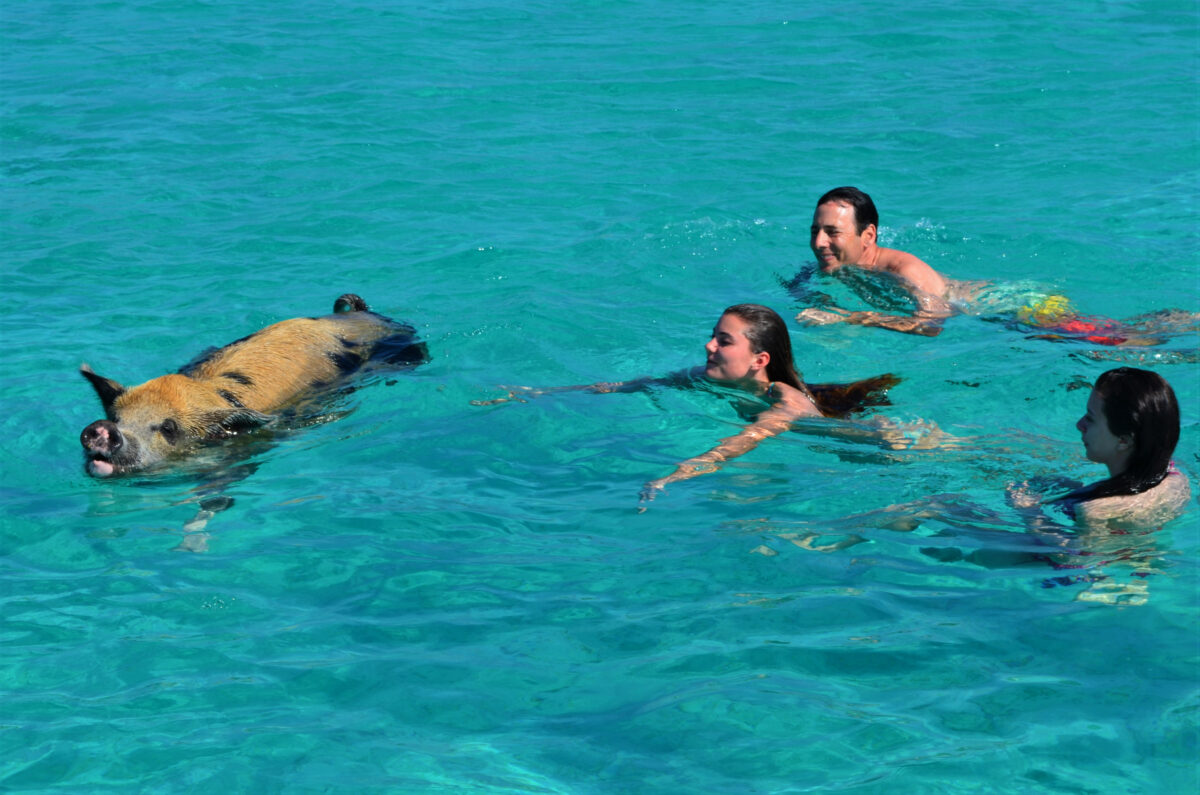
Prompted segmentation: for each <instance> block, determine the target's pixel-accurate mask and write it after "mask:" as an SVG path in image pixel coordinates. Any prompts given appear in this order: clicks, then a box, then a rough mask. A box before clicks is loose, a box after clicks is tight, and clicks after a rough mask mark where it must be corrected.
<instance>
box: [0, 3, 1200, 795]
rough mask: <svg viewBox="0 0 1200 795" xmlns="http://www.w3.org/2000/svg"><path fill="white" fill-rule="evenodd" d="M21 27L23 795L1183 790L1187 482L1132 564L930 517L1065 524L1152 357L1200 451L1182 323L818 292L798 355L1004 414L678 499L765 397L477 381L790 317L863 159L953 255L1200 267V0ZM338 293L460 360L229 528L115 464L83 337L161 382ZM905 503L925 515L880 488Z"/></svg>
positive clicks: (4, 672) (1155, 292)
mask: <svg viewBox="0 0 1200 795" xmlns="http://www.w3.org/2000/svg"><path fill="white" fill-rule="evenodd" d="M0 25H2V32H3V44H2V46H0V80H2V85H3V93H2V96H0V110H2V115H0V147H2V150H0V156H2V158H3V161H4V169H5V171H4V175H5V177H4V183H3V195H2V199H3V205H2V208H0V209H2V213H3V218H2V221H3V225H2V229H0V231H2V234H3V247H2V251H3V254H2V261H3V280H4V281H3V284H4V292H5V297H6V299H7V307H8V308H7V311H6V312H5V314H4V316H3V318H0V333H2V337H3V350H4V355H3V357H2V358H0V376H2V380H0V383H2V384H3V386H2V387H0V401H2V406H0V407H2V411H0V417H2V420H0V422H2V423H3V426H2V434H0V440H2V441H0V445H2V448H3V451H4V456H3V462H2V464H0V466H2V472H3V477H2V484H0V515H2V517H3V525H2V529H0V602H2V604H3V613H2V616H3V624H2V626H3V643H2V644H0V705H2V706H0V788H2V789H5V790H6V791H12V792H69V793H80V792H162V793H167V792H287V793H307V792H400V793H404V792H468V793H570V794H572V795H576V794H578V795H590V794H592V793H731V794H732V793H738V794H740V793H750V792H754V793H798V792H864V793H870V792H879V793H885V792H886V793H895V792H905V793H908V792H918V793H919V792H937V793H975V792H982V793H1008V792H1013V793H1118V792H1119V793H1173V792H1186V791H1191V790H1192V788H1193V787H1195V786H1196V784H1197V767H1196V760H1197V746H1198V739H1200V731H1198V729H1197V722H1196V716H1197V710H1198V709H1200V681H1198V660H1200V635H1198V633H1197V616H1198V615H1200V613H1198V611H1197V608H1198V606H1200V604H1198V603H1200V573H1198V570H1197V563H1198V560H1200V540H1198V533H1197V531H1198V529H1200V521H1198V518H1197V517H1198V515H1200V514H1198V512H1197V509H1196V506H1195V503H1194V502H1193V504H1192V506H1191V507H1190V508H1189V510H1188V512H1187V513H1186V514H1185V515H1184V516H1183V517H1182V518H1180V519H1179V520H1177V521H1175V522H1173V523H1172V524H1170V525H1168V526H1167V527H1165V528H1164V529H1163V530H1161V531H1160V532H1158V533H1155V534H1153V535H1149V536H1138V537H1131V539H1130V540H1129V541H1128V542H1122V543H1127V544H1128V545H1130V546H1131V547H1132V548H1134V549H1135V552H1136V554H1137V555H1138V556H1140V558H1143V559H1146V560H1148V561H1149V562H1148V563H1146V564H1145V567H1143V569H1142V572H1141V573H1143V574H1144V573H1146V572H1147V571H1150V572H1151V575H1150V576H1147V577H1144V578H1143V577H1137V576H1133V574H1132V571H1133V570H1132V568H1130V567H1124V566H1120V565H1116V566H1107V567H1103V570H1102V571H1101V570H1092V572H1091V573H1092V574H1101V573H1102V574H1103V575H1104V576H1106V577H1107V578H1108V579H1107V580H1103V581H1098V582H1091V583H1089V582H1074V581H1072V578H1071V577H1069V576H1066V575H1074V574H1076V573H1077V572H1074V571H1067V572H1065V573H1064V572H1063V571H1061V570H1055V569H1053V568H1051V567H1050V566H1048V565H1045V564H1031V565H1023V566H1016V565H1014V566H1006V567H1005V566H1002V567H998V568H983V567H980V566H976V565H972V564H970V563H967V562H965V561H957V562H954V561H945V560H942V559H941V558H939V557H937V556H932V555H930V554H928V552H927V551H923V550H928V549H929V548H931V547H946V548H953V549H960V550H962V551H967V550H976V549H999V550H1001V551H1003V550H1009V551H1012V550H1017V551H1020V550H1026V549H1029V548H1030V545H1031V541H1030V540H1029V538H1028V537H1027V536H1026V535H1025V534H1024V533H1023V532H1022V526H1021V524H1020V522H1019V521H1018V519H1017V517H1016V516H1015V515H1014V514H1013V513H1012V512H1011V511H1010V510H1009V509H1008V508H1007V507H1006V505H1005V501H1004V496H1003V495H1004V486H1005V484H1006V483H1009V482H1013V481H1018V480H1021V479H1024V478H1026V477H1029V476H1031V475H1038V474H1060V475H1065V476H1069V477H1074V478H1078V479H1082V480H1094V479H1098V478H1099V477H1100V476H1101V475H1102V474H1103V473H1102V472H1101V471H1098V467H1096V466H1095V465H1094V464H1090V463H1088V462H1087V461H1086V460H1084V458H1083V456H1082V451H1081V449H1080V445H1079V443H1078V435H1077V433H1076V431H1075V430H1074V429H1073V423H1074V421H1075V419H1076V418H1077V417H1078V416H1079V414H1080V413H1081V412H1082V410H1083V403H1084V401H1085V399H1086V394H1087V391H1086V389H1080V388H1079V387H1080V386H1081V385H1082V384H1085V383H1087V382H1089V381H1090V380H1092V379H1094V378H1095V377H1096V376H1097V375H1098V374H1099V373H1101V372H1102V371H1104V370H1105V369H1108V368H1109V367H1112V366H1116V365H1117V364H1120V363H1132V364H1142V363H1144V366H1150V367H1153V368H1155V369H1157V370H1158V371H1159V372H1161V373H1162V374H1163V375H1164V376H1166V377H1167V378H1168V379H1169V380H1170V381H1171V382H1172V383H1173V384H1174V386H1175V388H1176V390H1177V392H1178V394H1179V397H1180V400H1181V403H1182V405H1183V410H1184V427H1183V436H1182V441H1181V444H1180V448H1179V450H1178V453H1177V460H1178V463H1179V465H1180V466H1181V468H1182V469H1183V470H1184V471H1185V472H1186V473H1187V474H1188V476H1189V477H1190V478H1192V480H1193V491H1194V493H1198V492H1200V489H1198V488H1197V484H1196V482H1195V478H1196V475H1197V473H1198V472H1200V456H1198V449H1200V428H1198V425H1197V422H1198V412H1197V409H1198V408H1200V402H1198V398H1200V377H1198V376H1200V373H1198V370H1197V367H1196V364H1195V361H1196V358H1195V351H1196V346H1197V340H1196V339H1195V338H1194V337H1193V338H1187V337H1184V338H1179V339H1175V340H1172V341H1171V342H1170V343H1168V344H1167V345H1165V346H1162V347H1160V348H1155V349H1148V350H1144V351H1140V352H1137V351H1135V352H1127V351H1126V352H1120V351H1114V350H1112V349H1105V348H1096V347H1094V346H1089V345H1088V344H1079V343H1054V342H1050V341H1046V340H1039V339H1030V338H1029V337H1027V336H1026V335H1025V334H1023V333H1022V332H1021V331H1019V330H1016V329H1012V328H1007V327H1005V326H1004V325H1003V324H998V323H995V322H988V321H986V320H984V319H980V318H976V317H958V318H954V319H952V320H951V321H950V322H949V323H948V325H947V328H946V331H945V332H944V333H943V334H942V336H941V337H939V338H937V339H926V338H920V337H909V336H905V335H900V334H894V333H890V332H886V331H882V330H873V329H862V328H851V327H827V328H801V327H799V326H798V325H793V326H792V329H793V342H794V344H795V346H796V350H797V358H798V361H799V364H800V366H801V368H802V369H803V370H804V372H805V374H806V376H807V377H808V378H809V379H811V380H816V381H820V380H837V379H849V378H859V377H865V376H869V375H873V374H876V373H880V372H885V371H892V372H895V373H896V374H898V375H900V376H901V377H902V378H903V379H904V380H903V382H902V383H901V384H900V386H898V387H897V388H896V389H895V390H893V392H892V399H893V402H894V405H892V406H890V407H887V408H886V409H885V410H884V414H885V415H886V416H888V417H891V418H894V419H896V420H898V421H902V422H911V421H917V420H923V421H928V422H934V423H937V425H938V426H939V427H940V428H942V429H943V430H945V431H947V432H948V433H951V434H953V435H955V436H959V437H968V438H969V439H970V441H969V442H967V443H965V444H963V445H960V446H959V447H957V448H954V449H941V450H886V449H882V448H880V447H878V446H873V445H870V444H866V443H851V442H843V441H835V440H832V439H828V438H822V437H817V436H811V435H804V434H799V433H796V434H788V435H786V436H785V437H781V438H777V439H773V440H770V441H769V442H767V443H764V444H763V445H762V446H761V447H760V448H759V449H758V450H757V451H755V452H754V453H752V454H750V455H747V456H745V457H744V458H742V459H740V460H738V461H736V462H733V463H731V464H729V465H728V466H726V467H725V468H724V469H722V470H721V471H720V472H718V473H716V474H712V475H707V476H704V477H701V478H697V479H694V480H691V481H688V482H686V483H679V484H675V485H673V486H672V487H670V488H669V489H668V491H667V492H666V493H665V494H663V495H662V496H660V497H659V498H658V499H656V500H655V501H654V502H653V503H650V504H649V506H648V509H647V510H645V511H643V512H639V510H638V509H639V503H638V493H639V490H640V488H641V485H642V483H643V482H645V481H647V480H650V479H652V478H656V477H661V476H663V475H666V474H667V473H668V472H670V471H671V468H672V465H673V463H674V462H676V461H678V460H680V459H682V458H686V457H688V456H690V455H693V454H696V453H699V452H702V451H703V450H706V449H708V448H709V447H710V446H712V445H713V444H714V443H715V441H716V440H717V439H719V438H721V437H723V436H727V435H729V434H730V433H731V432H732V431H734V430H736V428H737V427H738V426H739V424H740V422H741V420H740V419H739V417H738V416H737V413H736V412H735V411H734V409H733V408H732V407H731V406H730V404H729V401H728V400H727V399H726V398H724V397H722V396H721V395H718V394H712V393H709V392H705V391H679V390H670V389H663V390H657V391H654V392H651V393H643V394H629V395H626V394H617V395H595V394H580V393H571V394H560V395H552V396H547V397H544V398H541V399H538V400H535V401H532V402H529V403H517V404H508V405H500V406H491V407H480V406H474V405H471V401H472V400H486V399H488V398H492V397H497V396H499V395H501V394H503V391H502V390H500V389H499V388H498V386H497V385H500V384H527V385H541V386H549V385H558V384H573V383H588V382H594V381H611V380H617V379H623V378H631V377H634V376H639V375H647V374H660V373H666V372H669V371H672V370H676V369H679V368H681V367H686V366H690V365H695V364H699V363H701V362H702V357H703V352H702V348H701V346H702V345H703V344H704V342H705V341H706V340H707V334H708V330H709V329H710V328H711V326H712V324H713V322H714V321H715V320H716V318H717V316H718V315H719V314H720V310H721V309H722V308H723V307H725V306H727V305H729V304H732V303H738V302H744V301H753V302H759V303H764V304H767V305H770V306H772V307H774V308H776V309H777V310H779V311H780V312H781V313H782V314H784V315H785V317H788V318H790V317H791V316H792V315H794V314H795V313H796V312H797V311H798V310H799V309H800V308H801V304H800V303H799V302H798V301H797V300H796V298H795V297H794V296H793V294H791V293H790V292H789V291H788V290H787V289H786V287H785V283H786V282H788V281H789V280H790V279H791V278H792V277H793V276H794V275H795V274H796V273H797V272H798V271H799V270H800V269H802V268H803V267H805V266H806V265H808V264H809V263H811V261H812V257H811V253H810V252H809V251H808V247H807V228H808V223H809V219H810V217H811V212H812V205H813V202H814V201H815V199H816V197H817V196H819V195H820V194H821V193H822V192H824V191H825V190H827V189H828V188H831V187H834V186H837V185H843V184H853V185H858V186H860V187H862V188H863V189H865V190H867V191H868V192H870V193H871V194H872V195H873V196H874V198H875V200H876V202H877V203H878V204H879V207H880V211H881V213H882V223H881V226H882V230H881V231H882V235H883V240H884V242H885V243H890V244H891V245H893V246H897V247H900V248H904V249H906V250H910V251H912V252H914V253H916V254H917V255H919V256H921V257H922V258H924V259H925V260H926V261H927V262H929V263H930V264H932V265H934V266H935V267H937V268H939V269H941V270H942V271H944V272H945V273H947V274H949V275H952V276H955V277H958V278H968V279H978V278H991V279H997V280H1000V281H1006V282H1007V281H1013V282H1015V281H1020V280H1036V281H1039V282H1042V283H1046V284H1049V285H1052V286H1055V287H1056V288H1058V289H1060V290H1062V291H1063V292H1065V293H1066V294H1067V295H1069V296H1070V297H1071V299H1072V300H1073V301H1074V302H1076V304H1077V305H1078V306H1079V307H1080V308H1081V309H1083V310H1085V311H1087V312H1090V313H1095V314H1100V315H1106V316H1111V317H1126V316H1131V315H1136V314H1138V313H1142V312H1148V311H1151V310H1155V309H1160V308H1166V307H1180V308H1184V309H1190V310H1192V311H1195V310H1197V309H1200V277H1198V275H1197V260H1196V251H1197V245H1198V243H1200V234H1198V233H1197V198H1198V188H1197V185H1200V158H1198V150H1200V145H1198V141H1197V129H1200V126H1198V125H1200V108H1198V101H1200V100H1198V93H1197V89H1196V82H1195V78H1196V74H1197V67H1198V65H1200V64H1198V61H1200V47H1198V44H1197V30H1198V15H1197V8H1196V5H1195V4H1194V3H1191V2H1173V1H1166V0H1164V1H1162V2H1155V1H1153V0H1104V1H1103V2H1076V1H1075V0H1046V1H1045V2H1040V3H1007V4H1006V3H986V2H978V1H977V0H965V1H964V0H913V2H909V3H903V4H891V5H890V6H885V5H883V4H876V3H862V2H851V3H848V4H842V5H838V6H828V5H810V6H803V5H797V4H782V3H768V2H754V1H752V2H744V3H737V4H707V5H705V4H695V3H683V2H675V1H674V0H660V1H659V2H639V1H636V0H631V1H619V2H610V3H598V2H591V1H590V0H579V1H577V2H564V3H551V2H510V3H487V2H449V3H440V4H437V3H412V2H384V1H382V0H364V1H363V2H357V3H348V2H312V0H298V2H293V3H260V4H246V3H232V2H189V1H188V0H181V1H180V2H161V0H146V1H145V2H127V1H125V0H112V1H108V2H98V1H97V0H78V1H77V2H71V3H63V2H32V3H20V2H18V3H10V4H8V5H7V6H6V7H5V8H4V9H3V11H0ZM823 289H827V290H830V291H831V292H834V293H835V294H836V293H837V290H838V289H839V285H825V286H824V288H823ZM343 292H357V293H360V294H361V295H363V296H364V297H365V298H366V299H367V300H368V302H370V303H371V304H372V306H373V307H374V308H376V309H378V310H379V311H381V312H384V313H386V314H389V315H392V316H394V317H397V318H402V319H405V320H408V321H410V322H412V323H413V324H414V325H416V326H417V327H418V328H419V329H420V332H421V334H422V336H423V337H424V338H425V339H426V340H427V341H428V344H429V347H430V352H431V354H432V357H433V359H432V361H431V362H430V363H429V364H428V365H427V366H424V367H422V368H420V369H419V370H416V371H414V372H411V373H405V374H401V375H398V376H395V377H394V378H388V379H385V380H376V381H374V382H372V383H367V384H364V385H363V387H362V388H361V389H359V390H357V391H356V392H354V393H353V394H352V395H350V396H348V397H347V398H346V399H345V400H344V401H343V403H342V404H340V405H339V406H337V407H336V408H337V409H338V410H339V411H340V412H342V413H343V414H344V416H342V417H341V418H340V419H337V420H336V421H331V422H328V423H325V424H318V425H315V426H313V427H309V428H306V429H303V430H302V431H299V432H296V433H291V434H285V435H280V436H278V437H276V438H272V439H269V440H262V444H261V445H260V447H259V448H256V449H252V450H250V451H249V452H250V453H251V455H252V457H251V458H250V459H249V461H248V462H247V464H248V466H247V467H246V468H245V471H244V473H243V474H244V477H242V478H240V479H236V480H232V481H231V482H229V483H227V484H226V485H225V486H224V487H223V493H224V495H225V496H227V497H230V498H232V499H233V504H232V506H231V507H229V508H228V509H227V510H225V511H222V512H220V513H217V514H216V515H215V516H213V517H212V519H211V520H210V521H209V522H208V524H207V526H206V527H205V528H204V531H203V533H201V534H198V533H189V532H188V531H187V525H188V523H189V522H190V521H191V520H192V518H193V517H194V516H195V515H196V511H197V504H196V501H197V499H198V498H199V496H200V495H201V494H204V493H206V492H205V491H204V489H203V484H202V482H201V480H199V479H197V477H196V476H194V475H188V474H186V473H184V474H177V475H174V476H171V475H160V476H154V477H147V478H139V479H121V480H107V481H103V480H95V479H92V478H89V477H87V476H86V475H85V474H84V473H83V470H82V461H81V455H80V448H79V443H78V434H79V431H80V429H82V428H83V427H84V426H85V425H86V424H88V423H89V422H91V421H92V420H94V419H97V418H98V417H99V416H100V410H99V406H98V403H97V401H96V399H95V396H94V394H93V393H92V391H91V389H90V388H89V386H88V384H87V383H86V382H85V381H84V379H82V378H80V376H79V375H78V374H77V369H78V367H79V365H80V363H81V362H84V361H86V362H88V363H90V364H91V365H92V366H93V367H94V368H95V369H96V370H97V371H98V372H101V373H103V374H105V375H108V376H111V377H113V378H116V379H118V380H121V381H123V382H126V383H130V384H132V383H138V382H140V381H142V380H146V379H148V378H150V377H152V376H155V375H158V374H160V373H164V372H168V371H172V370H174V369H176V368H178V367H179V366H180V365H182V364H183V363H185V362H186V361H188V360H189V359H190V358H191V357H192V356H193V355H194V354H196V353H197V352H199V351H200V350H201V349H202V348H204V347H206V346H209V345H221V344H224V343H227V342H230V341H232V340H234V339H237V338H239V337H241V336H243V335H245V334H247V333H249V332H251V331H253V330H255V329H257V328H259V327H261V326H263V325H266V324H268V323H271V322H274V321H277V320H281V319H284V318H287V317H292V316H297V315H317V314H323V313H325V312H327V311H328V309H329V307H330V306H331V304H332V301H333V300H334V298H336V297H337V296H338V295H339V294H341V293H343ZM847 300H848V299H847ZM904 503H913V504H916V505H918V506H926V507H928V506H934V507H935V508H936V510H934V511H933V512H932V517H931V518H929V519H927V520H926V521H925V522H924V523H922V524H921V526H920V527H919V528H918V529H916V530H913V531H911V532H901V531H900V530H898V529H895V528H889V527H886V526H883V524H882V523H881V522H879V521H878V519H879V517H880V516H887V515H888V514H881V513H879V512H880V511H882V510H883V509H885V508H887V507H889V506H895V505H900V504H904ZM643 507H645V506H643ZM852 540H858V541H859V543H856V544H854V545H852V546H845V545H844V544H839V543H838V542H840V541H852ZM189 547H190V549H189ZM1095 597H1107V599H1104V598H1100V599H1097V598H1095Z"/></svg>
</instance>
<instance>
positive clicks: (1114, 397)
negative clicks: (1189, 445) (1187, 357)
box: [1092, 367, 1179, 499]
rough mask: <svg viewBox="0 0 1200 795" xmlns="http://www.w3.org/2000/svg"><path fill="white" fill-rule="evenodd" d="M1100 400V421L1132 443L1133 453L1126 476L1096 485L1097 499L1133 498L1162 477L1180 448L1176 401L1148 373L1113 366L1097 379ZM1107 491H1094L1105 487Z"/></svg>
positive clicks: (1163, 383)
mask: <svg viewBox="0 0 1200 795" xmlns="http://www.w3.org/2000/svg"><path fill="white" fill-rule="evenodd" d="M1093 388H1094V389H1095V390H1096V392H1097V393H1098V394H1099V395H1100V397H1102V398H1104V419H1105V420H1107V421H1108V429H1109V430H1110V431H1112V433H1113V435H1114V436H1130V437H1132V438H1133V454H1132V455H1130V457H1129V464H1128V466H1126V468H1125V471H1124V472H1122V473H1121V474H1120V475H1117V476H1116V477H1113V478H1109V479H1108V480H1107V481H1103V482H1102V483H1100V484H1098V491H1100V490H1102V491H1104V492H1105V493H1103V494H1101V493H1097V494H1095V495H1094V496H1093V497H1092V499H1095V498H1096V497H1108V496H1115V495H1119V494H1138V493H1139V492H1143V491H1146V490H1147V489H1151V488H1154V487H1155V486H1157V485H1158V484H1159V483H1161V482H1162V480H1163V478H1165V477H1166V476H1167V469H1168V467H1170V465H1171V456H1172V455H1173V454H1174V453H1175V445H1177V444H1178V443H1179V402H1178V401H1177V400H1176V399H1175V391H1174V390H1173V389H1171V385H1170V384H1168V383H1167V381H1166V379H1165V378H1163V377H1162V376H1161V375H1159V374H1158V373H1153V372H1151V371H1149V370H1139V369H1137V368H1135V367H1118V368H1117V369H1115V370H1109V371H1108V372H1106V373H1103V374H1102V375H1101V376H1100V377H1099V378H1097V379H1096V385H1095V387H1093ZM1106 484H1107V488H1103V489H1101V488H1099V487H1105V486H1106Z"/></svg>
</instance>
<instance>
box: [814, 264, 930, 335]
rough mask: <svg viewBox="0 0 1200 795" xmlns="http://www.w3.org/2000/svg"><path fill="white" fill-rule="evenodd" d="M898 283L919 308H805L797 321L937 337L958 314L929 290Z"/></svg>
mask: <svg viewBox="0 0 1200 795" xmlns="http://www.w3.org/2000/svg"><path fill="white" fill-rule="evenodd" d="M896 284H897V286H899V287H902V288H903V289H904V290H905V291H906V292H908V294H909V295H910V296H911V297H912V299H913V301H914V302H915V303H916V311H914V312H913V314H911V315H894V314H888V313H886V312H875V311H871V310H867V311H850V310H848V309H842V308H841V307H838V306H829V307H827V308H826V309H815V308H809V309H805V310H804V311H803V312H801V313H800V314H798V315H796V320H798V321H800V322H801V323H804V324H806V325H810V326H824V325H828V324H831V323H849V324H851V325H854V326H875V327H877V328H885V329H889V330H891V331H899V332H901V333H903V334H919V335H921V336H923V337H936V336H937V335H938V334H941V333H942V324H943V323H944V322H945V320H946V318H948V317H950V315H952V314H954V309H953V308H952V307H951V306H950V303H949V302H948V301H946V299H944V298H942V297H941V296H939V295H936V294H934V293H928V292H925V291H924V290H921V289H919V288H917V287H916V286H915V285H913V284H912V283H911V282H909V281H907V280H905V279H903V278H899V279H897V282H896Z"/></svg>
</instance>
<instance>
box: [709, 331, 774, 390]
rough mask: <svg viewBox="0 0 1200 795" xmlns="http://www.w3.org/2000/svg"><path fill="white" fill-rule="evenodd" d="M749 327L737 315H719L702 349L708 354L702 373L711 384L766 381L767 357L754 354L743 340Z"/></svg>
mask: <svg viewBox="0 0 1200 795" xmlns="http://www.w3.org/2000/svg"><path fill="white" fill-rule="evenodd" d="M748 327H749V324H748V323H747V322H746V321H744V320H742V319H741V318H740V317H738V316H737V315H729V314H726V315H721V319H720V320H719V321H717V325H716V327H715V328H713V334H712V339H710V340H709V341H708V344H707V345H705V346H704V350H706V351H707V352H708V358H707V359H706V360H705V365H704V374H705V375H706V376H708V377H709V378H711V379H713V380H714V381H744V380H746V379H751V380H755V381H762V382H764V383H766V381H767V362H769V361H770V360H771V355H770V354H769V353H766V352H765V351H759V352H758V353H755V352H754V351H753V350H751V346H750V340H749V339H747V337H746V329H747V328H748Z"/></svg>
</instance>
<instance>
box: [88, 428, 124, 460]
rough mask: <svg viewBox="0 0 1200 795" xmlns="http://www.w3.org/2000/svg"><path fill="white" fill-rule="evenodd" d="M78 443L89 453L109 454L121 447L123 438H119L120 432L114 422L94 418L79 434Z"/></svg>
mask: <svg viewBox="0 0 1200 795" xmlns="http://www.w3.org/2000/svg"><path fill="white" fill-rule="evenodd" d="M79 443H80V444H82V445H83V449H84V450H86V451H88V452H89V453H100V454H101V455H106V456H110V455H112V454H114V453H116V452H117V451H118V450H120V449H121V447H122V446H123V445H124V444H125V440H124V439H122V438H121V432H120V431H119V430H117V424H116V423H115V422H112V421H110V420H96V421H95V422H93V423H92V424H91V425H89V426H87V427H86V428H84V429H83V433H81V434H79Z"/></svg>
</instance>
